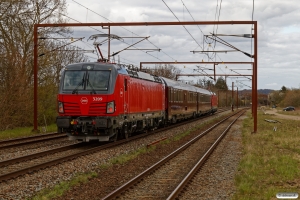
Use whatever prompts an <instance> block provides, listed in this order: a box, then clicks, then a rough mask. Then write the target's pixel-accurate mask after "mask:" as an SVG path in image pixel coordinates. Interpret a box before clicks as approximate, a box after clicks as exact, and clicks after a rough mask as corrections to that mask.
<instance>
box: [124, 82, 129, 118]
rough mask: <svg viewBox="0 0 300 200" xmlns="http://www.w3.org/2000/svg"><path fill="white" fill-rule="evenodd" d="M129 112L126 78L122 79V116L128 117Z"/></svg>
mask: <svg viewBox="0 0 300 200" xmlns="http://www.w3.org/2000/svg"><path fill="white" fill-rule="evenodd" d="M128 112H129V89H128V78H126V77H125V78H124V114H125V115H128Z"/></svg>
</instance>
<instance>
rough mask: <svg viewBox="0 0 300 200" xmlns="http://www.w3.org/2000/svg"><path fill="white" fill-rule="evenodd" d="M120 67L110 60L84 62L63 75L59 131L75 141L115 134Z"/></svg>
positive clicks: (58, 105)
mask: <svg viewBox="0 0 300 200" xmlns="http://www.w3.org/2000/svg"><path fill="white" fill-rule="evenodd" d="M117 77H118V69H117V66H116V65H113V64H110V63H80V64H74V65H69V66H67V67H66V68H65V69H64V71H63V72H62V74H61V80H60V87H59V94H58V99H57V100H58V101H57V103H58V104H57V107H58V114H59V116H58V117H57V119H56V124H57V127H58V132H64V133H66V134H67V135H68V136H69V139H71V140H82V141H87V142H88V141H90V140H98V141H108V140H110V139H111V138H113V136H114V135H116V133H115V131H114V130H115V129H114V128H113V127H114V126H116V125H117V121H118V113H117V107H116V104H117V103H118V99H115V95H114V91H115V85H116V80H117Z"/></svg>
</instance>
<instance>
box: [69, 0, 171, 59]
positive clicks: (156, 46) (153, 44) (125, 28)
mask: <svg viewBox="0 0 300 200" xmlns="http://www.w3.org/2000/svg"><path fill="white" fill-rule="evenodd" d="M72 1H73V2H74V3H76V4H78V5H80V6H82V7H84V8H86V9H88V10H90V12H92V13H94V14H96V15H98V16H100V17H102V18H104V19H105V20H107V21H109V22H113V21H111V20H110V19H108V18H106V17H104V16H102V15H100V14H99V13H97V12H95V11H93V10H91V9H89V8H87V7H86V6H84V5H82V4H80V3H78V2H77V1H75V0H72ZM121 28H123V29H124V30H126V31H128V32H130V33H132V34H134V35H136V36H139V37H142V36H140V35H138V34H136V33H133V32H132V31H130V30H129V29H127V28H125V27H121ZM147 41H148V42H149V43H150V44H152V45H153V46H155V47H156V48H157V49H161V48H159V47H158V46H156V45H155V44H154V43H152V42H151V41H150V40H147ZM126 44H127V43H126ZM128 45H129V44H128ZM161 52H162V53H163V54H165V55H166V56H168V57H169V58H171V59H172V60H176V59H174V58H173V57H171V56H170V55H169V54H167V53H166V52H164V51H163V50H161ZM145 53H147V52H145ZM147 54H148V53H147ZM148 55H150V56H152V57H153V58H156V59H158V60H160V61H163V60H161V59H159V58H158V57H155V56H153V55H151V54H148Z"/></svg>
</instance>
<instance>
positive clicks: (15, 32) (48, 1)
mask: <svg viewBox="0 0 300 200" xmlns="http://www.w3.org/2000/svg"><path fill="white" fill-rule="evenodd" d="M65 5H66V2H65V0H10V1H1V2H0V104H1V106H0V113H1V116H0V130H3V129H5V128H7V127H10V128H11V127H16V126H28V125H32V123H33V120H32V119H33V73H34V72H33V48H34V47H33V26H34V24H38V23H62V22H65V21H64V20H63V19H62V17H61V16H60V14H59V13H62V12H64V11H65ZM53 32H56V33H70V30H68V29H66V28H44V29H40V30H39V32H38V34H39V37H44V38H45V37H47V36H49V35H50V34H51V33H53ZM38 45H39V47H38V51H39V53H41V52H43V50H44V49H45V48H48V49H51V48H54V47H57V46H58V45H61V44H60V43H59V42H55V41H41V40H39V44H38ZM69 48H71V47H69ZM76 56H78V55H73V57H72V55H71V54H69V53H68V52H66V53H65V54H61V53H58V52H56V53H54V52H52V53H49V54H47V55H46V54H45V56H43V58H41V57H40V58H39V60H38V62H39V66H38V67H39V73H38V77H39V80H38V81H39V86H40V87H41V86H43V87H45V88H46V89H45V90H44V91H43V90H41V91H40V93H39V98H41V99H48V98H50V100H51V105H52V104H53V106H52V107H51V108H49V105H44V103H45V102H43V101H39V102H40V103H39V104H40V105H39V108H42V109H41V113H39V116H40V118H39V120H40V121H44V120H43V119H44V117H43V115H45V114H47V112H49V110H47V109H45V108H47V107H48V108H49V109H53V107H55V104H56V102H55V93H56V90H55V86H57V81H58V73H59V72H58V71H60V70H61V68H62V66H61V63H68V62H70V61H71V60H72V58H73V60H74V61H77V60H79V61H81V60H84V58H83V56H78V57H77V58H80V59H77V60H76V58H75V59H74V57H76ZM82 58H83V59H82ZM52 84H53V85H52ZM50 86H51V87H50ZM47 87H49V88H51V89H49V88H48V89H47ZM52 88H53V89H52ZM39 100H40V99H39ZM43 108H44V109H43ZM51 117H52V118H54V117H53V116H51ZM51 117H50V118H51Z"/></svg>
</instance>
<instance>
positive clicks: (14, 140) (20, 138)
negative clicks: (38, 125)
mask: <svg viewBox="0 0 300 200" xmlns="http://www.w3.org/2000/svg"><path fill="white" fill-rule="evenodd" d="M55 134H58V133H47V134H41V135H33V136H28V137H19V138H13V139H8V140H0V144H3V143H8V142H18V141H20V140H22V141H23V140H31V139H35V138H41V137H49V136H51V135H55Z"/></svg>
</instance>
